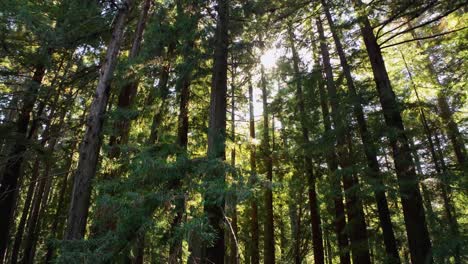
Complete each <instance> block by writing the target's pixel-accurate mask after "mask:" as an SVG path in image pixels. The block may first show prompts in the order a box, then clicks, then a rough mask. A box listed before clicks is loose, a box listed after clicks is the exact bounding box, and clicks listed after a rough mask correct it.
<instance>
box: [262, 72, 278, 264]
mask: <svg viewBox="0 0 468 264" xmlns="http://www.w3.org/2000/svg"><path fill="white" fill-rule="evenodd" d="M261 83H262V101H263V142H262V143H263V144H262V147H263V151H262V152H263V153H262V156H263V158H264V163H265V168H266V174H267V175H266V176H267V180H268V181H269V183H268V186H267V189H266V190H265V211H266V218H265V227H264V242H263V245H264V247H265V248H264V251H263V254H264V255H263V261H264V263H265V264H272V263H275V228H274V222H273V191H272V188H273V160H272V157H271V155H272V154H271V149H270V136H269V133H270V130H269V124H268V123H269V117H268V116H269V110H268V93H267V87H266V86H267V83H266V78H265V69H264V67H263V65H261Z"/></svg>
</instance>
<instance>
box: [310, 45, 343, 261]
mask: <svg viewBox="0 0 468 264" xmlns="http://www.w3.org/2000/svg"><path fill="white" fill-rule="evenodd" d="M312 45H313V50H314V64H315V65H314V74H316V78H317V79H318V80H317V87H318V90H319V96H320V108H321V110H322V119H323V126H324V129H325V131H324V137H326V136H325V135H327V134H330V133H331V131H332V130H331V120H330V112H329V110H328V104H327V93H326V91H325V88H324V84H323V80H322V79H323V77H322V68H321V65H320V59H319V56H318V55H316V54H318V53H319V51H318V49H317V47H316V43H315V42H312ZM326 161H327V167H328V171H329V173H330V183H331V185H332V186H333V189H334V190H333V194H332V195H333V204H334V213H335V219H334V231H335V235H336V237H337V242H338V251H339V254H340V263H341V264H350V263H351V259H350V254H349V249H348V246H349V241H348V235H347V234H346V233H345V227H346V217H345V209H344V204H343V193H342V189H341V183H340V181H339V179H338V178H337V176H336V175H335V172H336V170H337V169H338V158H337V156H336V153H335V151H334V149H333V147H332V146H327V153H326Z"/></svg>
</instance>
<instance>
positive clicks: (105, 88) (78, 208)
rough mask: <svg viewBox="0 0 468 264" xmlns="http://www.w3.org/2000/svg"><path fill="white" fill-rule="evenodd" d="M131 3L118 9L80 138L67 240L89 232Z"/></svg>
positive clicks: (128, 0) (126, 3)
mask: <svg viewBox="0 0 468 264" xmlns="http://www.w3.org/2000/svg"><path fill="white" fill-rule="evenodd" d="M132 5H133V0H127V1H125V2H124V3H123V5H122V6H121V7H120V9H119V11H118V13H117V17H116V19H115V25H114V29H113V32H112V38H111V40H110V42H109V46H108V48H107V54H106V58H105V60H104V63H103V65H102V68H101V71H100V76H99V83H98V86H97V88H96V94H95V96H94V99H93V102H92V104H91V108H90V111H89V114H88V117H87V122H86V127H87V128H86V132H85V135H84V138H83V140H82V142H81V146H80V156H79V161H78V168H77V169H76V172H75V177H74V183H73V192H72V200H71V203H70V211H69V214H68V221H67V224H68V226H67V230H66V233H65V239H67V240H75V239H82V238H83V237H84V234H85V232H86V221H87V218H88V210H89V203H90V199H91V189H92V186H91V181H92V179H93V178H94V176H95V174H96V166H97V163H98V157H99V149H100V147H101V141H102V126H103V123H104V114H105V112H106V107H107V103H108V100H109V93H110V82H111V80H112V76H113V73H114V69H115V66H116V64H117V56H118V53H119V50H120V43H121V42H122V39H123V32H124V28H125V24H126V19H127V15H128V13H129V12H130V8H131V6H132Z"/></svg>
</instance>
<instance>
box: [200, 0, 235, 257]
mask: <svg viewBox="0 0 468 264" xmlns="http://www.w3.org/2000/svg"><path fill="white" fill-rule="evenodd" d="M217 11H218V12H217V21H216V34H215V42H214V43H215V47H214V58H213V71H212V74H213V76H212V79H211V97H210V116H209V126H208V158H211V159H219V160H224V159H225V156H226V155H225V143H226V107H227V106H226V95H227V66H228V63H227V58H228V45H229V29H228V27H229V1H228V0H218V1H217ZM224 177H225V175H224V171H220V169H218V170H216V172H215V173H214V175H210V178H211V180H213V181H217V182H218V183H220V182H221V183H222V185H224ZM205 200H207V201H209V203H206V204H205V208H204V210H205V212H206V214H207V216H208V221H209V223H210V225H211V227H212V228H213V230H214V231H215V233H216V238H215V241H214V242H213V244H212V245H210V246H208V245H204V248H205V250H206V259H205V257H204V256H202V261H203V262H212V263H223V261H224V229H223V224H224V216H223V215H224V212H223V211H224V209H223V207H224V206H223V205H224V199H223V198H221V199H220V197H216V195H214V194H210V193H207V194H206V195H205ZM219 200H222V201H223V202H222V203H220V202H219Z"/></svg>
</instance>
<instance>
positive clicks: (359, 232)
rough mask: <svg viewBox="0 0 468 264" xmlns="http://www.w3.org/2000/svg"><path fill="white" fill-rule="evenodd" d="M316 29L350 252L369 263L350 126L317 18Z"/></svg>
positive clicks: (319, 21)
mask: <svg viewBox="0 0 468 264" xmlns="http://www.w3.org/2000/svg"><path fill="white" fill-rule="evenodd" d="M316 22H317V29H318V32H319V37H320V50H321V53H322V59H323V65H324V69H325V75H326V80H327V90H328V98H329V102H330V105H331V110H332V112H331V113H332V115H331V116H332V120H333V124H334V127H335V131H336V143H337V146H336V153H337V154H338V162H339V163H340V166H341V168H342V169H343V170H344V171H345V172H344V173H343V174H344V175H343V187H344V190H345V198H346V213H347V215H348V226H349V233H350V240H351V252H352V253H353V254H352V257H353V262H354V263H360V264H361V263H362V264H366V263H368V264H370V255H369V244H368V241H367V228H366V222H365V219H364V212H363V209H362V203H361V199H360V198H359V196H358V193H359V184H358V183H357V182H356V181H355V180H354V179H353V175H352V174H351V173H350V172H346V170H349V169H350V166H351V160H350V153H349V149H348V148H346V133H348V132H347V130H348V128H347V126H346V125H345V124H344V122H343V119H344V118H345V117H342V116H343V114H341V113H340V109H339V107H338V104H339V102H338V99H339V98H338V93H337V91H336V86H335V82H334V80H333V71H332V67H331V64H330V54H329V51H328V47H327V44H326V40H325V34H324V31H323V27H322V21H321V20H320V18H317V20H316Z"/></svg>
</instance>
